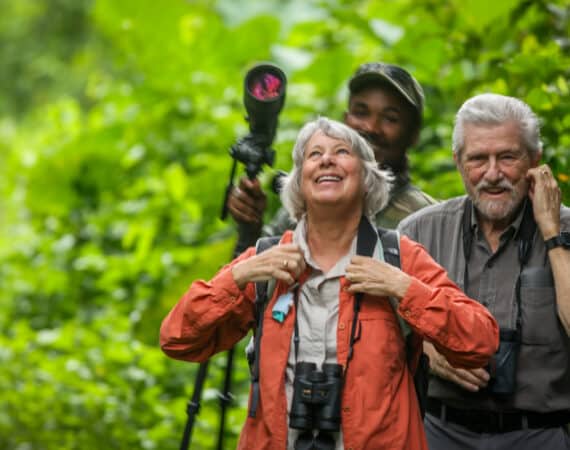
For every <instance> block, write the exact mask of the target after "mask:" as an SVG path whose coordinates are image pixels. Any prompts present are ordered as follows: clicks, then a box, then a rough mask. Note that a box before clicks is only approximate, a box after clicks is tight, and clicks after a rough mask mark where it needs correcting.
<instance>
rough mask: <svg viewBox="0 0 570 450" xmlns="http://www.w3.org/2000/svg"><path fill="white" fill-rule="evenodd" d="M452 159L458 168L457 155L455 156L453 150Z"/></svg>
mask: <svg viewBox="0 0 570 450" xmlns="http://www.w3.org/2000/svg"><path fill="white" fill-rule="evenodd" d="M453 161H454V162H455V167H457V168H458V169H459V157H458V156H457V153H455V152H453Z"/></svg>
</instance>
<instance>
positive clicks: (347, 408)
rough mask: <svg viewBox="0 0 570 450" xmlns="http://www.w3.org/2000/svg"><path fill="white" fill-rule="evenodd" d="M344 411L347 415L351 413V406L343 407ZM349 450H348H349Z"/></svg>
mask: <svg viewBox="0 0 570 450" xmlns="http://www.w3.org/2000/svg"><path fill="white" fill-rule="evenodd" d="M342 411H343V412H345V413H348V412H350V406H343V407H342ZM347 450H348V449H347Z"/></svg>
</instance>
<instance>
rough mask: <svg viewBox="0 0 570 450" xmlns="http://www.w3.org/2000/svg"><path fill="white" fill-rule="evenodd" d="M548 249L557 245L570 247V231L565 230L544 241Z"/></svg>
mask: <svg viewBox="0 0 570 450" xmlns="http://www.w3.org/2000/svg"><path fill="white" fill-rule="evenodd" d="M544 246H545V247H546V251H549V250H552V249H553V248H556V247H564V248H570V233H568V232H566V231H563V232H562V233H560V234H559V235H558V236H554V237H552V238H550V239H547V240H546V241H544Z"/></svg>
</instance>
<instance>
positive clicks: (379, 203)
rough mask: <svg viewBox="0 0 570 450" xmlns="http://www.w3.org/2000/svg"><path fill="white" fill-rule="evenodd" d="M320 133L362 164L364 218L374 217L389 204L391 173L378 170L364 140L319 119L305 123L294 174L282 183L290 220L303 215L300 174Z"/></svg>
mask: <svg viewBox="0 0 570 450" xmlns="http://www.w3.org/2000/svg"><path fill="white" fill-rule="evenodd" d="M317 131H321V132H322V133H323V134H324V135H325V136H328V137H331V138H334V139H339V140H341V141H344V142H346V143H347V144H349V145H350V147H351V148H352V150H353V151H354V152H355V153H356V155H357V156H358V157H359V158H360V160H361V162H362V182H363V185H364V188H365V191H366V195H365V197H364V214H365V215H366V216H367V217H370V218H372V217H374V215H375V214H376V213H377V212H378V211H380V210H381V209H382V208H383V207H384V206H386V204H387V203H388V200H389V192H390V187H391V181H392V179H393V177H392V175H391V174H390V172H388V171H385V170H381V169H379V168H378V163H377V162H376V159H375V158H374V152H373V151H372V148H370V145H369V144H368V143H367V142H366V140H365V139H364V138H363V137H362V136H360V135H359V134H358V133H357V132H356V131H355V130H353V129H352V128H350V127H348V126H347V125H345V124H343V123H341V122H337V121H335V120H331V119H328V118H326V117H319V118H318V119H316V120H313V121H311V122H308V123H306V124H305V125H304V126H303V128H301V131H299V134H298V135H297V141H296V142H295V146H294V147H293V155H292V156H293V170H292V171H291V172H290V174H289V175H288V176H287V177H285V179H284V181H283V182H282V189H281V202H282V203H283V206H284V207H285V209H286V210H287V212H288V213H289V215H290V216H291V218H292V219H293V220H299V219H300V218H301V216H302V215H303V214H304V213H305V212H306V205H305V201H304V199H303V196H302V194H301V170H302V167H303V160H304V158H303V156H304V153H305V147H306V145H307V143H308V142H309V140H310V139H311V138H312V137H313V135H314V134H315V133H316V132H317Z"/></svg>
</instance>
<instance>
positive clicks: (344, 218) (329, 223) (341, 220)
mask: <svg viewBox="0 0 570 450" xmlns="http://www.w3.org/2000/svg"><path fill="white" fill-rule="evenodd" d="M353 209H354V211H351V213H350V214H340V213H337V214H330V213H329V214H321V215H319V214H311V213H310V212H309V213H308V214H307V218H306V220H307V244H308V246H309V250H310V251H311V256H312V258H313V259H314V260H315V262H316V263H317V264H318V265H319V267H320V268H321V269H322V270H323V272H325V273H326V272H328V271H329V270H330V269H332V268H333V267H334V265H335V264H336V263H337V262H338V260H339V259H340V258H342V257H343V256H344V255H346V254H347V253H348V252H349V250H350V246H351V244H352V240H353V239H354V237H355V236H356V234H357V233H358V225H359V223H360V218H361V217H362V209H361V208H353Z"/></svg>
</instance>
